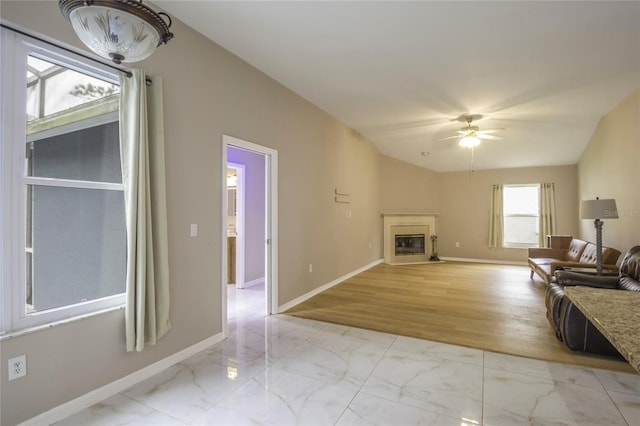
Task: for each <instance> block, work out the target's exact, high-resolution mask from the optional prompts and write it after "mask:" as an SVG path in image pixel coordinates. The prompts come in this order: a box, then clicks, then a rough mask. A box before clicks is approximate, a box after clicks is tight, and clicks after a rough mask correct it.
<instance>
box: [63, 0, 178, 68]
mask: <svg viewBox="0 0 640 426" xmlns="http://www.w3.org/2000/svg"><path fill="white" fill-rule="evenodd" d="M59 5H60V10H61V11H62V13H63V15H65V16H66V17H67V19H68V20H69V22H70V23H71V26H72V27H73V30H74V31H75V32H76V34H77V36H78V38H80V40H81V41H82V42H83V43H84V44H86V45H87V47H88V48H89V49H91V50H92V51H93V52H95V53H96V54H98V55H100V56H101V57H103V58H108V59H111V60H112V61H113V62H115V63H117V64H120V63H122V62H125V63H127V62H138V61H141V60H143V59H146V58H147V57H149V56H150V55H151V54H152V53H153V52H154V51H155V49H156V47H158V46H159V45H160V44H163V43H167V41H169V40H170V39H171V38H172V37H173V34H172V33H171V32H169V26H170V25H171V20H170V19H169V23H168V24H167V23H166V22H165V21H164V20H163V19H162V17H161V16H160V15H164V16H167V15H166V14H164V13H155V12H154V11H153V10H151V9H150V8H148V7H147V6H145V5H143V4H142V2H141V1H137V0H92V1H87V2H85V1H83V0H60V1H59ZM167 18H168V16H167Z"/></svg>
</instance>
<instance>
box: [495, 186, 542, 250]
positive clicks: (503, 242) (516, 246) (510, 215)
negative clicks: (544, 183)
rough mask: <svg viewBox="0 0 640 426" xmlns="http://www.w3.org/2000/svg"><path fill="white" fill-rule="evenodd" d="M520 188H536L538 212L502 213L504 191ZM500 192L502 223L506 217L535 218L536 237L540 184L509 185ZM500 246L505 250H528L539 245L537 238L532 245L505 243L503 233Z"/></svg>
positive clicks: (538, 226) (538, 223) (538, 229)
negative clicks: (501, 198)
mask: <svg viewBox="0 0 640 426" xmlns="http://www.w3.org/2000/svg"><path fill="white" fill-rule="evenodd" d="M522 187H527V188H537V190H538V197H537V201H536V202H537V204H538V212H537V213H536V214H524V213H518V214H506V213H505V211H504V205H505V203H504V198H505V189H506V188H522ZM502 191H503V195H502V197H503V202H502V221H503V223H504V220H505V218H507V217H532V218H536V224H537V226H536V235H537V234H538V233H539V232H540V184H537V183H528V184H510V185H503V186H502ZM502 246H503V247H505V248H529V247H539V246H540V244H539V242H538V238H536V241H535V242H533V243H515V242H507V241H506V233H505V232H504V231H503V235H502Z"/></svg>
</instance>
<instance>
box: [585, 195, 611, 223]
mask: <svg viewBox="0 0 640 426" xmlns="http://www.w3.org/2000/svg"><path fill="white" fill-rule="evenodd" d="M580 218H581V219H617V218H618V208H617V207H616V200H614V199H607V200H601V199H599V198H596V199H595V200H582V202H580Z"/></svg>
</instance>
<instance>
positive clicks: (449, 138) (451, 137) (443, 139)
mask: <svg viewBox="0 0 640 426" xmlns="http://www.w3.org/2000/svg"><path fill="white" fill-rule="evenodd" d="M460 138H462V136H460V135H456V136H449V137H446V138H440V139H436V140H435V141H434V142H438V141H446V140H451V139H460Z"/></svg>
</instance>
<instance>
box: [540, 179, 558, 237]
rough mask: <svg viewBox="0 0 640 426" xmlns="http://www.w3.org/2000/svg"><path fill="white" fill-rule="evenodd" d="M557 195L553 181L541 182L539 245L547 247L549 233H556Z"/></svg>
mask: <svg viewBox="0 0 640 426" xmlns="http://www.w3.org/2000/svg"><path fill="white" fill-rule="evenodd" d="M555 199H556V196H555V189H554V186H553V183H541V184H540V229H539V232H538V245H539V246H540V247H545V246H546V244H547V235H552V234H555V233H556V201H555Z"/></svg>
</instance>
